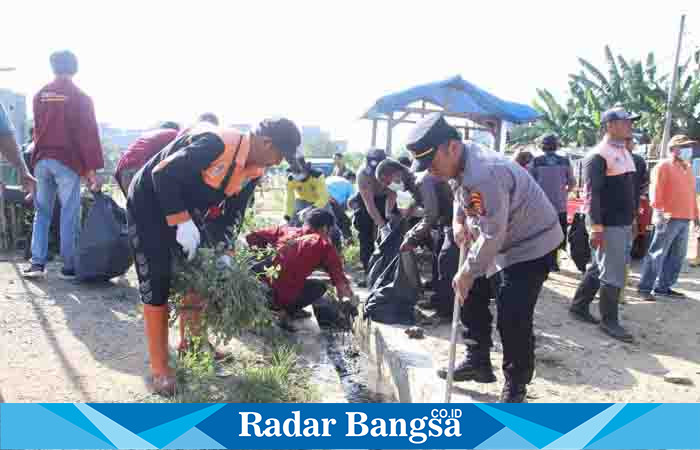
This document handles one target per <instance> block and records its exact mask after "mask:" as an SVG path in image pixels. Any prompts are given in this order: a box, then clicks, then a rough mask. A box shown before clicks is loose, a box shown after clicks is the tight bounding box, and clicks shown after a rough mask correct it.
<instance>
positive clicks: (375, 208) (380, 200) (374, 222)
mask: <svg viewBox="0 0 700 450" xmlns="http://www.w3.org/2000/svg"><path fill="white" fill-rule="evenodd" d="M385 159H386V153H385V152H384V150H381V149H371V150H370V151H369V152H367V157H366V162H365V166H364V167H363V168H362V169H360V171H359V173H358V174H357V189H358V193H357V194H356V195H355V196H353V197H352V198H351V199H350V201H349V204H350V207H351V208H352V209H353V211H354V215H353V225H354V226H355V229H357V232H358V240H359V241H360V261H361V262H362V267H363V268H364V272H365V275H367V274H368V272H369V260H370V258H371V256H372V253H373V252H374V241H375V240H376V238H377V232H379V234H380V235H381V237H384V236H386V235H388V233H389V231H390V228H389V227H388V226H387V225H388V222H387V218H388V217H390V215H391V212H392V211H393V209H394V207H395V206H396V193H395V192H394V191H392V190H391V189H389V188H388V187H387V186H385V185H383V184H382V183H380V182H379V180H378V179H377V176H376V170H377V166H378V165H379V163H380V162H382V161H384V160H385ZM363 284H364V283H363V282H361V283H360V285H363Z"/></svg>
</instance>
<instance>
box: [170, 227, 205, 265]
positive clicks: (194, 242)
mask: <svg viewBox="0 0 700 450" xmlns="http://www.w3.org/2000/svg"><path fill="white" fill-rule="evenodd" d="M175 239H176V240H177V243H178V244H180V245H181V246H182V249H183V250H184V251H185V254H186V255H187V260H188V261H192V259H193V258H194V255H195V254H196V253H197V247H199V241H200V236H199V229H198V228H197V225H195V224H194V222H192V219H190V220H188V221H187V222H183V223H181V224H180V225H178V226H177V232H176V233H175Z"/></svg>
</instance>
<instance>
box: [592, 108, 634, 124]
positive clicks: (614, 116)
mask: <svg viewBox="0 0 700 450" xmlns="http://www.w3.org/2000/svg"><path fill="white" fill-rule="evenodd" d="M640 117H641V116H640V115H639V114H631V113H629V112H628V111H627V110H625V108H623V107H621V106H616V107H614V108H610V109H608V110H607V111H605V112H604V113H603V114H602V115H601V116H600V124H601V125H604V124H606V123H608V122H612V121H613V120H631V121H635V120H639V118H640Z"/></svg>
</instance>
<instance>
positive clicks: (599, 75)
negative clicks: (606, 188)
mask: <svg viewBox="0 0 700 450" xmlns="http://www.w3.org/2000/svg"><path fill="white" fill-rule="evenodd" d="M605 60H606V65H607V67H606V68H605V69H600V68H598V67H596V66H594V65H593V64H592V63H590V62H589V61H587V60H585V59H583V58H579V64H580V66H581V70H580V71H579V72H578V73H575V74H570V75H569V92H568V96H567V98H566V99H565V102H564V103H559V102H558V101H557V100H556V99H555V98H554V96H553V95H552V94H551V92H550V91H548V90H547V89H537V98H536V100H534V102H533V106H534V108H535V109H536V110H537V111H538V112H540V113H541V114H542V116H543V117H542V119H541V120H540V121H538V122H537V123H535V124H530V125H523V126H518V127H515V128H514V129H513V130H511V133H510V138H511V139H510V143H511V144H515V145H522V144H526V143H531V142H533V141H534V140H535V139H536V138H537V137H538V136H540V135H541V134H543V133H545V132H553V133H556V134H558V135H559V137H560V139H561V141H562V143H563V144H564V145H576V146H584V147H585V146H591V145H594V144H595V143H596V141H597V140H598V137H599V133H600V116H601V114H602V112H603V111H605V110H606V109H608V108H611V107H613V106H623V107H625V108H626V109H628V110H629V111H631V112H634V113H639V114H641V119H640V121H639V122H638V123H637V124H636V125H637V128H638V129H639V131H640V132H643V133H644V134H646V135H648V136H649V137H650V138H651V141H652V143H658V142H660V141H661V135H662V134H663V127H664V117H665V113H666V102H667V96H668V92H669V90H670V88H671V78H672V77H671V74H664V75H662V76H658V70H657V65H656V64H657V63H656V57H655V56H654V53H649V54H648V55H647V57H646V60H645V61H637V60H634V59H627V58H625V57H624V56H622V55H617V56H615V55H614V54H613V52H612V50H611V49H610V47H609V46H606V47H605ZM694 65H695V70H692V69H693V66H694ZM699 71H700V52H698V53H695V54H694V55H693V56H692V57H691V58H689V59H688V60H687V61H685V62H684V63H683V64H681V65H680V67H679V68H678V84H677V87H676V92H675V95H674V97H673V102H672V105H671V112H672V118H673V122H672V127H671V132H672V133H681V132H683V133H687V134H689V135H690V136H691V137H694V138H700V124H699V123H698V122H699V121H700V78H699V77H698V72H699Z"/></svg>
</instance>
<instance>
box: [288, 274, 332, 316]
mask: <svg viewBox="0 0 700 450" xmlns="http://www.w3.org/2000/svg"><path fill="white" fill-rule="evenodd" d="M325 293H326V283H324V282H323V281H320V280H306V281H304V289H302V291H301V294H299V297H297V299H296V300H295V301H294V303H292V304H291V305H288V306H287V310H288V311H289V312H294V311H299V310H300V309H304V308H306V307H307V306H309V305H313V304H314V303H316V302H317V301H318V300H319V299H320V298H321V297H323V294H325Z"/></svg>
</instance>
